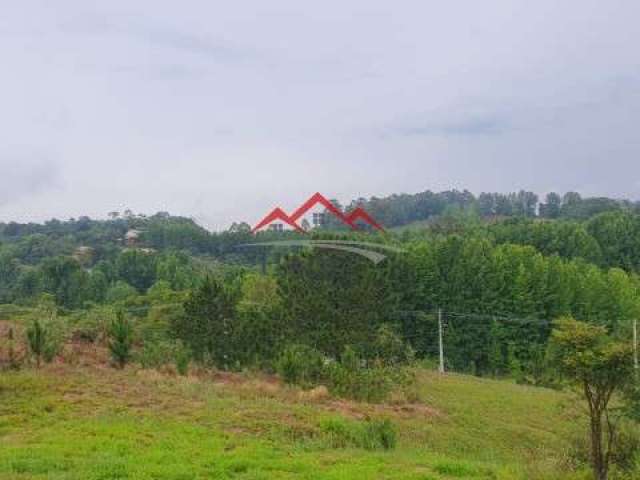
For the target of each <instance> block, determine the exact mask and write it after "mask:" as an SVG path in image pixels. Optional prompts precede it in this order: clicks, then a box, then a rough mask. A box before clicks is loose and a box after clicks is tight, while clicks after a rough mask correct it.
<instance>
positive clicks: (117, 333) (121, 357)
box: [109, 310, 133, 368]
mask: <svg viewBox="0 0 640 480" xmlns="http://www.w3.org/2000/svg"><path fill="white" fill-rule="evenodd" d="M132 347H133V326H132V325H131V322H130V321H129V319H128V318H127V317H126V315H125V313H124V311H122V310H117V311H116V317H115V319H114V320H113V321H112V322H111V326H110V328H109V352H110V353H111V358H112V360H113V362H114V364H115V365H116V366H117V367H118V368H124V366H125V365H126V364H127V363H128V362H129V360H130V359H131V353H132V352H131V350H132Z"/></svg>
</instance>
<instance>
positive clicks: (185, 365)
mask: <svg viewBox="0 0 640 480" xmlns="http://www.w3.org/2000/svg"><path fill="white" fill-rule="evenodd" d="M173 358H174V361H175V364H176V370H177V372H178V374H180V375H186V374H187V373H189V363H190V362H191V350H189V349H188V348H187V347H185V346H184V345H183V344H182V342H178V343H177V344H176V345H175V346H174V349H173Z"/></svg>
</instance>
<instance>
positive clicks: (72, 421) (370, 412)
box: [0, 364, 573, 480]
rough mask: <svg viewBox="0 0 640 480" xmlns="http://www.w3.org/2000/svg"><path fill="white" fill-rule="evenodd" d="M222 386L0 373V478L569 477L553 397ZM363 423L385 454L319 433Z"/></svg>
mask: <svg viewBox="0 0 640 480" xmlns="http://www.w3.org/2000/svg"><path fill="white" fill-rule="evenodd" d="M234 378H235V377H234ZM226 380H227V381H225V382H221V381H220V379H217V380H216V378H209V379H198V378H193V377H189V378H182V377H172V376H164V375H160V374H157V373H155V372H153V371H142V370H136V369H133V368H130V369H127V370H124V371H116V370H113V369H110V368H108V367H104V366H99V365H97V366H88V367H80V366H68V365H62V364H57V365H53V366H47V367H45V368H43V369H42V370H41V371H34V370H23V371H21V372H11V373H1V374H0V479H16V480H18V479H51V480H55V479H65V480H66V479H83V480H84V479H101V480H106V479H150V480H151V479H173V480H178V479H196V478H198V479H199V478H202V479H205V478H212V479H228V478H234V479H235V478H237V479H270V478H276V479H290V478H300V479H352V478H355V479H358V478H363V479H368V478H372V479H378V478H380V479H399V478H402V479H405V478H406V479H423V480H426V479H449V478H474V479H507V478H508V479H510V478H522V479H525V478H526V479H528V478H568V477H567V476H566V475H564V474H561V473H560V472H559V471H558V467H557V463H558V461H559V459H560V457H561V454H562V452H563V451H564V450H565V449H566V444H565V442H566V437H565V435H566V434H568V432H569V430H570V428H573V427H571V423H570V422H568V421H567V420H565V419H564V418H563V415H562V410H561V408H560V404H561V402H562V400H563V396H562V395H561V394H559V393H557V392H553V391H550V390H545V389H537V388H528V387H520V386H516V385H513V384H511V383H508V382H498V381H489V380H480V379H476V378H471V377H464V376H456V375H449V376H445V377H440V376H438V375H437V374H435V373H432V372H429V371H420V372H419V373H418V382H419V388H420V394H421V397H422V399H423V402H424V405H402V404H399V405H397V406H393V405H386V406H385V405H366V404H357V403H352V402H345V401H337V400H332V399H322V400H309V399H306V400H304V401H303V400H302V399H301V397H300V392H298V391H297V390H295V389H289V388H285V387H281V386H278V385H276V384H273V383H271V382H269V383H268V382H266V381H264V380H263V381H260V380H252V379H250V378H248V379H244V380H243V379H238V378H235V379H234V380H233V381H229V379H228V378H227V379H226ZM365 418H373V419H384V418H388V419H390V420H391V422H392V423H393V424H394V425H395V427H396V430H397V440H398V445H397V447H396V448H395V449H393V450H384V449H376V448H364V447H362V446H360V447H359V446H358V445H359V443H358V442H355V443H354V442H337V443H336V441H335V437H334V434H335V428H332V429H329V430H331V431H328V430H327V428H325V427H326V425H328V424H329V425H331V424H334V425H335V424H338V425H345V427H344V428H347V429H354V431H356V430H357V431H362V430H363V429H362V428H361V427H362V425H363V424H364V422H365V420H364V419H365ZM339 428H343V427H339ZM365 430H366V429H365Z"/></svg>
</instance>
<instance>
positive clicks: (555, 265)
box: [0, 191, 640, 382]
mask: <svg viewBox="0 0 640 480" xmlns="http://www.w3.org/2000/svg"><path fill="white" fill-rule="evenodd" d="M356 203H364V204H365V206H366V208H367V209H369V210H370V212H371V213H372V214H373V215H374V216H376V218H378V219H379V220H380V219H381V220H382V222H383V223H387V222H388V224H390V225H394V224H402V223H406V222H410V221H412V220H415V219H421V218H430V217H433V218H431V220H430V222H429V224H428V225H426V226H424V228H420V229H410V230H400V231H398V232H395V231H393V230H389V231H387V232H386V233H384V234H373V233H371V234H367V233H363V234H358V233H353V232H346V231H340V230H337V231H335V232H333V231H331V230H330V229H329V228H328V227H325V228H322V229H319V230H316V231H314V232H313V234H312V235H313V236H315V237H331V238H342V239H358V238H362V235H366V238H367V241H372V242H382V243H387V244H392V245H395V246H398V247H401V248H402V249H403V250H404V252H405V253H403V254H389V255H388V258H387V259H386V260H385V261H384V262H383V263H381V264H380V265H378V266H376V265H374V264H372V263H371V262H369V261H368V260H366V259H364V258H361V257H359V256H355V255H353V254H349V253H345V252H336V251H326V250H313V251H299V250H298V251H295V250H293V251H283V250H280V249H270V250H263V249H240V248H236V247H237V245H239V244H243V243H246V242H249V241H261V240H273V239H274V238H285V237H290V236H291V235H295V234H292V233H286V232H285V233H280V234H278V233H274V232H265V233H260V234H258V235H257V236H256V237H254V236H252V235H251V234H250V232H249V227H248V225H246V224H242V223H237V224H234V225H233V226H232V227H231V228H230V229H229V230H227V231H225V232H221V233H211V232H209V231H207V230H206V229H204V228H202V227H200V226H198V225H197V224H196V223H195V222H193V221H192V220H190V219H186V218H181V217H172V216H170V215H169V214H167V213H158V214H156V215H153V216H149V217H146V216H142V215H134V214H133V213H131V212H126V213H125V214H123V215H120V214H116V213H114V214H111V215H110V219H109V220H104V221H99V220H91V219H89V218H86V217H82V218H80V219H77V220H75V219H72V220H69V221H64V222H63V221H58V220H51V221H49V222H46V223H44V224H42V225H40V224H18V223H14V222H12V223H6V224H0V242H1V243H0V303H15V304H18V305H36V304H37V303H38V299H39V298H40V297H41V295H42V294H46V295H50V296H51V297H52V298H53V299H54V301H55V303H56V305H57V307H58V308H59V309H60V311H61V312H63V314H70V313H72V312H75V311H91V310H92V309H95V308H98V307H100V306H105V305H125V306H126V307H127V308H130V309H132V311H135V312H136V313H135V314H136V315H137V316H139V317H143V316H145V315H147V314H149V312H155V313H154V314H157V311H158V309H157V308H155V309H154V306H155V304H156V303H158V302H159V303H162V301H163V300H162V299H167V298H168V299H171V301H174V302H175V300H176V298H178V299H179V301H180V302H183V301H184V302H185V303H184V309H185V312H183V313H180V315H183V317H184V318H185V319H186V320H184V321H183V323H184V322H187V323H189V322H191V318H192V317H194V316H195V315H196V313H195V312H198V311H199V309H200V308H202V305H194V304H193V302H192V303H189V302H188V301H187V300H186V298H187V297H188V295H189V294H190V293H189V292H195V293H193V295H196V296H197V295H198V293H197V292H198V288H200V286H201V284H202V282H203V281H204V279H206V278H209V277H212V278H214V279H215V281H216V282H218V283H219V285H218V286H212V285H210V284H209V285H208V287H207V288H209V289H210V291H211V292H214V293H215V295H214V293H211V295H210V296H214V297H216V298H224V299H225V300H224V302H223V303H225V304H228V306H227V307H225V309H224V310H225V312H227V313H225V315H224V316H223V317H224V319H225V320H224V323H225V327H224V328H223V330H222V331H223V332H224V335H229V336H230V337H229V340H228V341H227V340H224V341H223V342H222V343H220V345H224V347H225V349H229V348H230V349H231V350H230V351H228V352H226V353H224V355H223V356H220V355H217V354H216V353H215V352H216V349H215V348H209V349H208V350H210V351H208V352H205V351H203V350H202V348H200V347H198V348H196V349H195V351H196V352H198V351H200V353H201V354H202V355H204V354H205V353H207V355H209V356H212V358H218V361H219V363H220V362H221V359H222V358H224V362H222V363H224V366H226V367H229V366H231V365H239V364H243V363H247V362H250V361H251V362H265V361H267V362H268V361H269V360H270V358H268V357H270V356H271V357H273V356H274V355H275V354H276V353H277V352H279V351H281V350H282V349H283V348H284V346H285V345H284V343H287V342H286V341H284V340H283V339H289V340H290V339H291V338H295V339H296V342H297V343H303V344H306V345H309V346H312V347H313V348H316V349H319V350H320V351H322V352H323V353H324V354H327V355H330V356H332V357H334V358H338V357H339V356H340V355H341V354H342V353H343V351H344V349H345V348H347V347H350V348H353V349H355V351H356V352H357V353H358V355H361V356H362V357H363V358H366V357H368V356H370V354H371V352H372V351H374V350H375V348H376V347H374V343H375V341H376V340H375V339H376V338H377V335H378V333H379V331H380V329H381V328H388V329H389V330H390V331H392V332H394V334H395V335H397V336H398V337H399V338H400V339H401V340H402V342H403V343H404V344H405V345H407V346H410V347H411V348H412V349H413V350H414V352H415V353H416V354H417V355H418V356H419V357H429V356H430V355H433V354H434V352H435V351H434V345H435V341H436V338H435V334H436V324H435V322H436V320H435V312H436V310H437V309H441V310H442V311H443V312H444V314H445V316H446V323H447V331H446V342H447V362H448V364H449V366H450V367H451V368H454V369H456V370H459V371H467V372H473V373H476V374H478V375H516V374H517V375H519V376H520V377H521V378H528V379H529V380H531V381H534V382H542V381H545V380H544V378H543V377H544V375H543V371H542V369H541V366H540V362H541V361H542V356H543V355H544V350H545V348H546V343H547V340H548V338H549V334H550V330H551V322H552V321H553V320H554V319H555V318H558V317H560V316H565V315H572V316H574V317H576V318H579V319H581V320H585V321H588V322H592V323H594V324H598V325H603V326H606V327H607V328H609V329H610V330H611V331H613V332H617V333H618V334H619V335H622V336H624V335H628V334H629V329H630V322H631V320H632V319H633V318H636V317H637V316H638V314H639V312H638V309H639V308H640V303H639V302H640V301H639V297H638V288H639V286H640V285H639V282H638V277H637V272H638V269H639V268H640V216H639V215H638V214H637V213H636V207H635V205H634V204H632V203H631V202H626V201H620V202H619V201H613V200H608V199H582V198H581V197H580V196H579V195H578V194H574V193H569V194H566V195H564V196H560V195H555V194H549V195H548V196H547V198H546V201H545V202H544V203H542V204H540V205H538V204H537V196H536V195H534V194H532V193H530V192H520V193H517V194H510V195H501V194H484V193H483V194H480V195H479V196H478V197H474V196H473V195H472V194H470V193H469V192H456V191H451V192H443V193H439V194H432V193H430V192H424V193H421V194H417V195H413V196H410V195H399V196H392V197H388V198H386V199H375V198H373V199H371V200H368V201H358V202H356ZM354 204H355V203H354ZM598 212H600V213H598ZM483 217H491V218H484V219H483ZM131 229H137V231H139V232H140V239H139V242H137V243H136V245H135V246H134V247H131V246H129V247H127V246H125V245H124V236H125V234H126V232H127V231H129V230H131ZM336 236H337V237H336ZM260 289H267V290H268V291H269V292H271V293H270V294H269V295H263V296H262V297H261V298H260V299H259V300H251V301H249V300H247V298H248V297H252V296H255V295H257V293H256V292H255V290H260ZM216 292H217V293H216ZM201 296H202V295H201ZM202 298H204V297H202ZM220 301H221V302H222V300H220ZM212 308H213V307H212ZM216 308H218V307H216ZM169 311H170V312H171V314H172V315H176V313H175V311H174V310H171V309H169ZM65 312H67V313H65ZM179 323H180V322H179V321H178V324H179ZM183 327H184V325H183ZM183 327H181V328H182V331H184V328H183ZM252 329H258V331H259V332H260V333H259V338H261V342H260V344H258V343H257V342H255V341H254V342H253V343H252V342H251V341H249V340H247V339H248V338H250V337H251V336H252V333H251V332H253V330H252ZM178 330H180V328H178ZM271 330H273V332H272V331H271ZM283 332H288V333H287V334H286V335H283ZM256 335H257V334H256ZM184 336H185V340H188V337H189V334H186V333H185V334H184ZM216 336H219V335H216ZM232 337H233V338H232ZM194 338H195V337H194ZM234 342H235V343H234ZM283 342H284V343H283ZM248 343H252V345H248ZM234 345H237V348H236V347H234ZM216 355H217V356H216ZM263 357H264V358H263Z"/></svg>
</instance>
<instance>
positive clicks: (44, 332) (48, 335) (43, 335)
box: [27, 320, 59, 368]
mask: <svg viewBox="0 0 640 480" xmlns="http://www.w3.org/2000/svg"><path fill="white" fill-rule="evenodd" d="M27 347H28V348H29V351H30V352H31V355H33V356H34V357H35V359H36V366H37V367H38V368H39V367H40V364H41V363H42V360H43V359H44V361H45V362H47V363H49V362H51V361H52V360H53V359H54V357H55V356H56V354H57V353H58V350H59V344H58V342H56V340H55V339H54V338H53V334H52V332H51V329H50V328H49V326H48V325H45V324H44V323H43V322H41V321H40V320H34V321H33V322H32V324H31V326H30V327H29V328H28V329H27Z"/></svg>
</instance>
